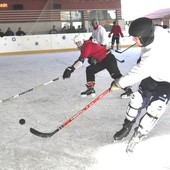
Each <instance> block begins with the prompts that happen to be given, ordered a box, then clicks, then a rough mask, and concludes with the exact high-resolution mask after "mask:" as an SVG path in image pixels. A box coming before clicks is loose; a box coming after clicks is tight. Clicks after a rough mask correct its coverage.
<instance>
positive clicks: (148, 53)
mask: <svg viewBox="0 0 170 170" xmlns="http://www.w3.org/2000/svg"><path fill="white" fill-rule="evenodd" d="M169 48H170V34H169V33H168V32H167V30H166V29H163V28H161V27H159V26H157V27H156V28H155V33H154V41H153V42H152V43H151V44H150V45H148V46H146V47H142V49H141V61H140V62H139V63H138V64H137V65H135V66H134V67H133V68H132V69H131V70H130V71H129V72H128V73H127V74H126V75H125V76H122V77H121V78H120V79H119V80H118V82H117V83H118V85H119V86H120V87H122V88H125V87H127V86H131V85H133V84H136V83H138V82H140V81H141V80H143V79H145V78H147V77H152V79H154V80H156V81H166V82H169V83H170V75H169V73H170V65H169V61H170V54H169Z"/></svg>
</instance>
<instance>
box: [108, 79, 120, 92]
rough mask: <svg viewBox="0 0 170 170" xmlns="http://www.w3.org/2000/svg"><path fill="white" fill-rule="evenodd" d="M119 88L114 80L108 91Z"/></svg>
mask: <svg viewBox="0 0 170 170" xmlns="http://www.w3.org/2000/svg"><path fill="white" fill-rule="evenodd" d="M118 89H119V87H118V86H117V84H116V82H115V80H114V81H113V82H112V83H111V85H110V91H114V90H118Z"/></svg>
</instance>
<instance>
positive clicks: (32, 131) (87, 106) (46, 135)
mask: <svg viewBox="0 0 170 170" xmlns="http://www.w3.org/2000/svg"><path fill="white" fill-rule="evenodd" d="M109 92H110V88H109V89H107V90H106V91H104V92H103V93H102V94H100V95H99V96H98V97H96V98H95V99H94V100H92V101H91V102H90V103H89V104H88V105H86V106H85V107H84V108H83V109H81V110H80V111H79V112H78V113H76V114H75V115H73V116H72V117H71V118H69V119H68V120H66V121H65V122H64V123H63V124H62V125H61V126H59V127H58V128H57V129H56V130H54V131H53V132H49V133H45V132H39V131H37V130H35V129H33V128H30V132H31V133H32V134H34V135H36V136H39V137H42V138H49V137H51V136H53V135H54V134H55V133H57V132H58V131H60V130H61V129H62V128H64V127H65V126H66V125H68V124H69V123H71V122H72V121H73V120H74V119H76V118H77V117H78V116H79V115H81V114H82V113H83V112H84V111H86V110H87V109H89V108H90V107H91V106H92V105H93V104H95V103H96V102H97V101H99V100H100V99H101V98H103V97H104V96H105V95H107V94H108V93H109Z"/></svg>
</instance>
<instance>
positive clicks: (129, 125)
mask: <svg viewBox="0 0 170 170" xmlns="http://www.w3.org/2000/svg"><path fill="white" fill-rule="evenodd" d="M134 123H135V121H129V120H128V119H125V121H124V124H123V128H122V129H121V130H120V131H118V132H117V133H116V134H115V135H114V136H113V139H114V142H116V141H118V140H122V139H123V138H125V137H127V136H128V135H129V133H130V131H131V129H132V126H133V124H134Z"/></svg>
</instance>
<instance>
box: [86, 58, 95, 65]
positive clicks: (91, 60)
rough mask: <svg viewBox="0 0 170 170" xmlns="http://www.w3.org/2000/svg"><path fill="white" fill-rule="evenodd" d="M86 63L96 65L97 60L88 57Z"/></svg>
mask: <svg viewBox="0 0 170 170" xmlns="http://www.w3.org/2000/svg"><path fill="white" fill-rule="evenodd" d="M88 63H89V64H91V65H96V64H97V59H96V58H94V57H90V58H89V59H88Z"/></svg>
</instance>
